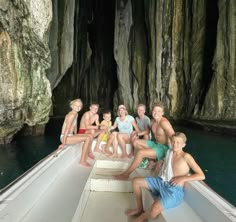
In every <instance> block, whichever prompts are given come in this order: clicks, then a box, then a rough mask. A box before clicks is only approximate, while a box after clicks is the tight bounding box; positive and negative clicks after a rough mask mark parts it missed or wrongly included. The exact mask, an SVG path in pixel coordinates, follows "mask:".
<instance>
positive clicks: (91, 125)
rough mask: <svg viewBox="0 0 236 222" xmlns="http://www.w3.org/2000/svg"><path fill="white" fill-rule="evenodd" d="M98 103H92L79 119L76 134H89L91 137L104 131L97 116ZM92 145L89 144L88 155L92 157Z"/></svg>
mask: <svg viewBox="0 0 236 222" xmlns="http://www.w3.org/2000/svg"><path fill="white" fill-rule="evenodd" d="M98 108H99V105H98V104H96V103H92V104H91V105H90V108H89V111H87V112H85V113H84V114H83V116H82V118H81V120H80V127H79V130H78V134H84V133H86V134H91V135H92V136H93V138H95V137H97V136H98V135H99V134H100V133H102V132H104V130H102V129H101V126H100V125H99V116H98V114H97V112H98ZM91 147H92V146H90V151H89V157H90V158H92V159H94V155H93V154H92V148H91Z"/></svg>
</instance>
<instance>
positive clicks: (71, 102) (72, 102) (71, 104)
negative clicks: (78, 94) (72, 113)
mask: <svg viewBox="0 0 236 222" xmlns="http://www.w3.org/2000/svg"><path fill="white" fill-rule="evenodd" d="M75 102H79V103H81V108H82V106H83V102H82V100H81V99H74V100H72V101H70V107H71V108H72V106H73V104H74V103H75Z"/></svg>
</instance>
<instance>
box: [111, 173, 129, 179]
mask: <svg viewBox="0 0 236 222" xmlns="http://www.w3.org/2000/svg"><path fill="white" fill-rule="evenodd" d="M114 177H115V178H116V179H117V180H127V179H128V178H129V175H127V174H124V173H122V174H119V175H115V176H114Z"/></svg>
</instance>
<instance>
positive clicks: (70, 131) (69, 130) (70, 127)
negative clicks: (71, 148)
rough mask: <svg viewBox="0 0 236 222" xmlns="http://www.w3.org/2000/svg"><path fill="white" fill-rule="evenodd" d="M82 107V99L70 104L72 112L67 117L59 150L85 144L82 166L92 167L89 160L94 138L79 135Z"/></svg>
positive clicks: (81, 160)
mask: <svg viewBox="0 0 236 222" xmlns="http://www.w3.org/2000/svg"><path fill="white" fill-rule="evenodd" d="M82 106H83V103H82V101H81V100H80V99H75V100H73V101H71V102H70V107H71V109H72V110H71V111H70V112H69V113H68V114H67V115H66V117H65V120H64V123H63V126H62V131H61V137H60V140H61V145H60V146H59V147H58V149H62V148H64V146H65V145H66V144H77V143H80V142H84V143H83V146H82V153H81V159H80V165H82V166H86V167H90V164H89V163H88V162H87V159H88V150H89V146H90V145H91V141H92V136H91V135H89V134H83V135H81V134H77V118H78V112H79V111H80V110H81V108H82Z"/></svg>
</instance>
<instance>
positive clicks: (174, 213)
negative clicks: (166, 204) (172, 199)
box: [142, 189, 203, 222]
mask: <svg viewBox="0 0 236 222" xmlns="http://www.w3.org/2000/svg"><path fill="white" fill-rule="evenodd" d="M142 196H143V206H144V210H146V209H147V208H149V207H150V206H151V205H152V203H153V201H154V199H153V197H152V195H151V193H150V192H149V191H148V190H147V189H142ZM160 217H163V218H164V220H165V221H167V222H176V221H181V222H190V221H191V222H203V220H202V219H201V218H200V216H199V215H197V214H196V213H195V212H194V211H193V209H192V208H191V207H190V206H189V205H188V203H187V202H186V201H183V202H182V203H181V204H180V205H179V206H178V207H175V208H171V209H167V210H164V211H162V213H161V215H160Z"/></svg>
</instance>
